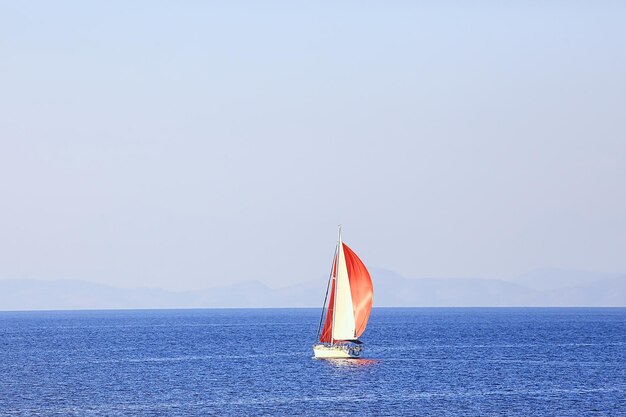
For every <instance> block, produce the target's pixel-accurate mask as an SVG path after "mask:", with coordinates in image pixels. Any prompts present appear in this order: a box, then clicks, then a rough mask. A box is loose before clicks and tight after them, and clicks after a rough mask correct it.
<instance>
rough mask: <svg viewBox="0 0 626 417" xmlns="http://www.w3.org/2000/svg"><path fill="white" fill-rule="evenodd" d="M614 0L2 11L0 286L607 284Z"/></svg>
mask: <svg viewBox="0 0 626 417" xmlns="http://www.w3.org/2000/svg"><path fill="white" fill-rule="evenodd" d="M452 4H454V6H455V7H449V6H450V5H452ZM329 8H330V9H331V12H329ZM625 12H626V5H624V4H623V3H620V2H609V1H607V2H601V6H599V5H598V4H597V3H591V2H589V3H585V2H574V3H572V4H570V5H569V6H566V5H565V3H559V2H556V3H553V4H549V5H547V4H532V5H531V4H528V3H524V2H514V3H512V4H511V5H507V6H504V5H495V4H492V3H490V2H480V3H478V4H477V5H476V7H470V6H469V5H462V4H461V3H441V4H437V5H435V4H432V5H425V4H422V5H415V4H411V3H408V2H394V3H393V6H389V7H385V8H382V7H376V6H375V5H374V4H369V5H366V6H361V7H359V6H357V4H356V3H345V4H342V5H332V6H331V5H330V4H326V5H322V4H318V5H307V6H302V8H298V7H295V6H294V5H290V6H289V5H288V4H287V3H279V2H276V3H270V4H267V5H264V6H261V5H252V4H245V3H229V4H228V5H225V4H223V5H219V6H218V5H215V4H213V5H203V4H185V5H177V4H174V3H171V4H170V3H166V2H162V3H158V4H153V3H147V2H145V3H144V2H138V3H134V4H133V5H128V4H125V3H123V2H111V3H107V4H100V5H98V6H95V5H93V4H91V5H87V4H83V3H80V2H60V3H55V5H51V4H47V3H45V2H34V3H33V2H31V3H28V4H19V3H14V4H10V5H9V4H4V5H2V6H0V51H1V52H2V55H3V57H4V58H3V60H2V62H0V74H1V75H2V77H0V89H1V90H2V94H0V114H2V116H0V189H1V190H2V204H0V230H1V231H2V232H1V236H0V279H18V280H19V279H36V280H58V279H74V280H85V281H92V282H98V283H101V284H106V285H110V286H115V287H121V288H135V287H159V288H164V289H167V290H171V291H184V290H200V289H205V288H211V287H218V286H227V285H232V284H236V283H239V282H241V281H248V280H259V281H261V282H262V283H264V284H266V285H267V286H270V287H286V286H289V285H292V284H297V283H302V282H306V281H309V280H312V279H317V278H319V277H323V276H324V274H325V273H326V272H327V270H328V268H329V267H330V262H331V257H332V250H333V246H334V242H335V235H336V226H337V224H338V223H343V224H344V237H345V240H346V242H347V244H348V245H350V246H351V247H352V248H353V249H355V251H356V252H357V253H358V254H359V256H360V257H361V258H362V259H363V261H364V262H365V263H366V265H368V266H383V267H385V268H389V269H390V270H394V271H397V272H398V273H399V274H401V275H402V276H407V277H415V278H419V277H435V278H436V277H482V278H489V279H504V278H506V277H512V276H518V275H521V274H522V273H524V272H526V271H528V270H533V269H536V268H544V267H560V268H568V269H580V270H588V271H605V272H607V273H614V275H616V276H618V275H620V273H625V272H626V257H624V248H626V218H625V217H624V213H626V187H625V183H624V180H625V179H626V163H624V161H625V160H626V139H625V138H626V135H625V133H626V119H625V118H624V114H625V112H626V78H625V77H624V75H623V74H625V73H626V27H625V26H624V25H623V22H622V20H623V19H622V16H624V14H625ZM324 283H325V282H324V280H323V279H320V284H319V287H320V291H319V293H321V289H322V287H323V285H324ZM320 297H321V295H319V297H317V298H320ZM321 301H322V300H321V299H320V300H319V302H320V304H321Z"/></svg>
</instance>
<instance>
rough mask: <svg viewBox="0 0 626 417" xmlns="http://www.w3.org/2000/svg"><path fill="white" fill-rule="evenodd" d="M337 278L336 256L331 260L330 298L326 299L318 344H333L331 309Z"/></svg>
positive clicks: (333, 304)
mask: <svg viewBox="0 0 626 417" xmlns="http://www.w3.org/2000/svg"><path fill="white" fill-rule="evenodd" d="M336 276H337V255H335V259H333V272H332V279H331V288H330V298H329V299H328V309H326V320H325V321H324V327H323V328H322V335H321V336H320V342H323V343H332V342H333V308H334V306H335V277H336Z"/></svg>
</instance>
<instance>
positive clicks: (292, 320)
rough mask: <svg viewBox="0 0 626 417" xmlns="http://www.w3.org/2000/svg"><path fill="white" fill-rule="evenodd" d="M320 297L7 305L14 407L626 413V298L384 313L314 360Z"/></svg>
mask: <svg viewBox="0 0 626 417" xmlns="http://www.w3.org/2000/svg"><path fill="white" fill-rule="evenodd" d="M319 313H320V311H319V310H314V309H224V310H210V309H208V310H141V311H74V312H67V311H59V312H3V313H0V415H2V416H222V415H224V416H229V415H233V416H257V415H258V416H262V415H268V416H269V415H272V416H273V415H286V416H327V415H328V416H330V415H334V416H342V415H359V416H362V415H372V416H439V417H440V416H626V309H603V308H597V309H569V308H565V309H525V308H519V309H512V308H493V309H486V308H463V309H456V308H414V309H385V308H378V309H374V310H373V312H372V316H371V320H370V323H369V326H368V329H367V331H366V333H365V335H364V337H363V338H362V339H363V341H364V342H365V344H366V352H365V358H364V359H357V360H334V361H329V360H315V359H312V350H311V345H312V343H313V342H314V339H315V334H316V330H317V324H318V320H319Z"/></svg>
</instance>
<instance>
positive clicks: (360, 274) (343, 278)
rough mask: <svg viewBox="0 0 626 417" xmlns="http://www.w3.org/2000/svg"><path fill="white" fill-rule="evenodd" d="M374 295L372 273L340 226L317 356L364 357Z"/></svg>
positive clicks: (315, 349)
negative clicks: (347, 242) (345, 237)
mask: <svg viewBox="0 0 626 417" xmlns="http://www.w3.org/2000/svg"><path fill="white" fill-rule="evenodd" d="M329 292H330V297H329ZM373 296H374V287H373V286H372V279H371V277H370V274H369V272H368V271H367V268H366V267H365V265H364V264H363V262H361V260H360V259H359V257H358V256H357V255H356V253H354V252H353V251H352V249H350V248H349V247H348V245H346V244H345V243H343V241H342V240H341V226H339V238H338V239H337V246H336V248H335V255H334V257H333V264H332V268H331V270H330V274H329V277H328V284H327V286H326V296H325V297H324V304H323V305H322V315H321V317H320V323H319V326H318V329H317V338H318V340H319V342H318V343H316V344H315V345H313V353H314V354H315V357H316V358H358V357H360V356H361V354H362V353H363V342H361V341H360V340H359V337H361V335H362V334H363V332H364V331H365V327H366V326H367V320H368V319H369V317H370V312H371V311H372V301H373ZM327 301H328V304H327V303H326V302H327ZM322 323H323V326H322Z"/></svg>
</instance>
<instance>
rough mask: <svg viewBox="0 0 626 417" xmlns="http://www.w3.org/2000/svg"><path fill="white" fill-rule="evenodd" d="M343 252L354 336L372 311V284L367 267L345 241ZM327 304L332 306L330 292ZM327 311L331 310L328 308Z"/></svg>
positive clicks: (358, 333) (362, 330)
mask: <svg viewBox="0 0 626 417" xmlns="http://www.w3.org/2000/svg"><path fill="white" fill-rule="evenodd" d="M343 252H344V256H345V258H346V266H347V267H348V279H349V281H350V293H351V294H352V307H353V309H354V324H355V333H356V335H355V336H356V337H359V336H361V334H363V332H364V331H365V327H366V326H367V320H368V319H369V317H370V312H371V311H372V301H373V298H374V287H373V286H372V278H370V273H369V272H368V271H367V268H365V265H363V262H361V260H360V259H359V257H358V256H356V253H354V252H352V249H350V248H349V247H348V245H346V244H345V243H344V244H343ZM334 290H335V287H334V285H333V293H334ZM329 305H331V306H332V294H331V303H330V304H329ZM329 311H332V310H330V309H329ZM326 324H328V316H326ZM326 324H325V325H324V330H326ZM329 327H330V326H329ZM322 341H323V340H322Z"/></svg>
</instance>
